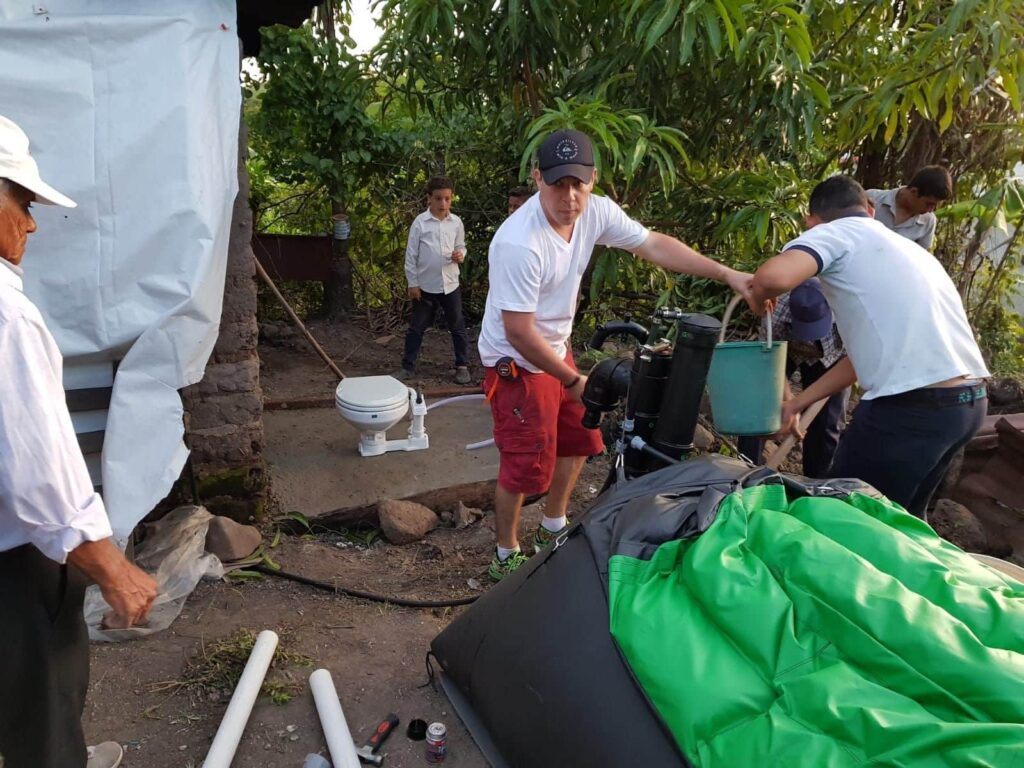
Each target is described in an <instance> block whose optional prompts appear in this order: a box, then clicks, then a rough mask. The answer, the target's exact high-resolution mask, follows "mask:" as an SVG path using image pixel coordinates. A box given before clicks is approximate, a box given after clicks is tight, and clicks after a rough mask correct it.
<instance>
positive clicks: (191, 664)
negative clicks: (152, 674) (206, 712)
mask: <svg viewBox="0 0 1024 768" xmlns="http://www.w3.org/2000/svg"><path fill="white" fill-rule="evenodd" d="M290 635H291V630H290V629H282V630H278V636H279V638H280V640H279V642H278V645H277V649H276V650H275V651H274V658H273V660H272V661H271V664H270V669H269V670H268V672H267V676H266V678H265V679H264V681H263V686H262V687H261V689H260V690H261V692H262V693H264V694H266V695H267V696H269V697H270V699H271V701H273V702H274V703H275V704H285V703H287V702H288V701H290V700H291V699H292V696H293V695H294V693H295V692H296V691H297V690H298V689H299V688H300V687H301V683H300V682H299V681H297V680H296V679H295V676H294V674H293V673H292V671H291V670H290V669H288V667H311V666H313V660H312V659H311V658H310V657H309V656H306V655H304V654H301V653H297V652H295V651H292V650H289V648H288V640H289V638H290ZM255 644H256V633H255V632H253V631H251V630H248V629H242V630H239V631H238V632H236V633H235V634H233V635H229V636H228V637H225V638H221V639H220V640H217V641H216V642H214V643H212V644H206V643H204V644H203V645H202V646H201V647H200V649H199V651H197V652H196V653H195V654H194V655H193V656H191V657H190V658H189V659H188V660H187V661H186V662H185V669H184V670H183V672H182V675H181V677H180V678H179V679H175V680H161V681H158V682H155V683H153V684H152V685H150V692H152V693H158V692H169V693H172V694H174V693H180V692H185V693H187V694H188V695H189V696H190V697H192V698H204V699H208V700H211V701H217V700H220V699H223V700H224V701H225V702H226V701H227V700H228V699H229V698H230V697H231V694H232V693H234V690H235V686H237V685H238V680H239V678H241V676H242V671H243V670H244V669H245V664H246V662H247V661H248V660H249V656H250V654H251V653H252V649H253V646H254V645H255Z"/></svg>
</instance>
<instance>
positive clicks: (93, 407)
mask: <svg viewBox="0 0 1024 768" xmlns="http://www.w3.org/2000/svg"><path fill="white" fill-rule="evenodd" d="M112 392H113V387H90V388H88V389H69V390H67V391H66V392H65V393H64V399H65V400H66V401H67V404H68V410H69V411H71V412H72V413H75V412H76V411H105V410H106V409H107V408H109V407H110V396H111V393H112Z"/></svg>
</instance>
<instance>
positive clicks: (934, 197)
mask: <svg viewBox="0 0 1024 768" xmlns="http://www.w3.org/2000/svg"><path fill="white" fill-rule="evenodd" d="M867 196H868V200H869V201H871V205H872V206H874V209H875V220H876V221H880V222H882V223H883V224H885V226H887V227H888V228H889V229H891V230H892V231H893V232H895V233H896V234H898V235H903V237H905V238H907V239H908V240H913V241H914V242H915V243H917V244H918V245H920V246H921V247H922V248H924V249H926V250H931V247H932V243H933V242H934V241H935V225H936V224H937V222H938V220H937V219H936V218H935V209H936V208H938V207H939V206H940V205H942V204H943V203H944V202H946V201H947V200H949V199H950V198H951V197H952V196H953V177H952V176H950V175H949V171H947V170H946V169H945V168H943V167H942V166H941V165H927V166H925V167H924V168H922V169H921V170H919V171H918V172H917V173H915V174H914V178H912V179H911V180H910V183H909V184H907V185H906V186H903V187H899V188H898V189H869V190H867Z"/></svg>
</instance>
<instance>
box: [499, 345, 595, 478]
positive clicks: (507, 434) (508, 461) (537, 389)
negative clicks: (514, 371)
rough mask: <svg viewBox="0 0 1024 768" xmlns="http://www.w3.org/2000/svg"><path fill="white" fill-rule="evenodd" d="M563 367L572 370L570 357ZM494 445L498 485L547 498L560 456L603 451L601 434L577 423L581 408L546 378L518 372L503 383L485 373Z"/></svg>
mask: <svg viewBox="0 0 1024 768" xmlns="http://www.w3.org/2000/svg"><path fill="white" fill-rule="evenodd" d="M565 362H566V363H568V364H569V365H572V366H573V367H575V366H574V365H573V361H572V356H571V355H567V356H566V358H565ZM492 389H493V393H494V394H493V395H492V396H491V415H492V416H493V417H494V443H495V445H496V446H497V447H498V452H499V453H500V456H501V462H500V466H499V469H498V483H499V484H500V485H501V486H502V487H503V488H504V489H505V490H507V491H511V492H512V493H526V494H535V493H546V492H547V490H548V486H550V485H551V477H552V475H553V474H554V472H555V459H556V457H559V456H594V455H596V454H599V453H601V452H602V451H603V450H604V441H603V440H602V438H601V432H600V430H597V429H586V428H584V427H583V425H582V424H581V423H580V422H581V420H582V419H583V406H582V405H580V404H579V403H577V402H575V401H573V400H571V399H570V398H569V395H568V393H567V392H566V390H565V387H563V386H562V383H561V382H560V381H559V380H558V379H556V378H555V377H554V376H551V375H550V374H547V373H531V372H529V371H524V370H523V369H521V368H520V369H518V377H517V378H515V379H503V378H501V377H500V376H498V375H497V374H496V373H495V372H494V368H487V369H486V373H485V375H484V392H491V391H492Z"/></svg>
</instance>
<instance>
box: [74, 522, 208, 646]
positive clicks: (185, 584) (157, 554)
mask: <svg viewBox="0 0 1024 768" xmlns="http://www.w3.org/2000/svg"><path fill="white" fill-rule="evenodd" d="M212 519H213V515H211V514H210V513H209V512H207V511H206V510H205V509H204V508H203V507H192V506H187V507H178V508H177V509H175V510H173V511H172V512H170V513H169V514H168V515H166V516H165V517H163V518H161V519H160V520H158V521H157V522H155V523H151V524H149V525H147V526H146V529H147V534H146V538H145V539H143V541H142V544H141V545H140V546H139V548H138V549H137V550H136V552H135V564H136V565H138V566H139V567H140V568H142V569H143V570H144V571H146V572H147V573H149V574H151V575H152V576H153V578H154V579H156V581H157V584H158V585H159V592H158V593H157V597H156V601H155V602H154V603H153V607H152V609H151V610H150V612H149V622H148V623H147V624H146V625H145V626H141V627H131V628H130V629H101V628H100V625H101V623H102V621H103V616H104V614H106V613H107V612H108V611H109V610H110V606H108V605H107V602H106V601H105V600H104V599H103V595H102V594H100V588H99V587H97V586H95V585H93V586H91V587H89V588H88V589H87V590H86V593H85V623H86V625H88V627H89V639H90V640H99V641H102V642H118V641H121V640H131V639H134V638H138V637H146V636H147V635H151V634H153V633H154V632H159V631H161V630H164V629H167V627H169V626H170V625H171V622H173V621H174V620H175V619H176V618H177V617H178V614H180V613H181V609H182V607H183V606H184V605H185V600H186V599H188V596H189V595H190V594H192V591H193V590H194V589H195V588H196V584H198V583H199V580H200V579H201V578H203V577H204V576H206V577H209V578H213V579H220V578H223V576H224V566H223V565H221V562H220V560H218V559H217V557H216V556H215V555H211V554H209V553H207V552H206V531H207V529H209V527H210V520H212Z"/></svg>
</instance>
